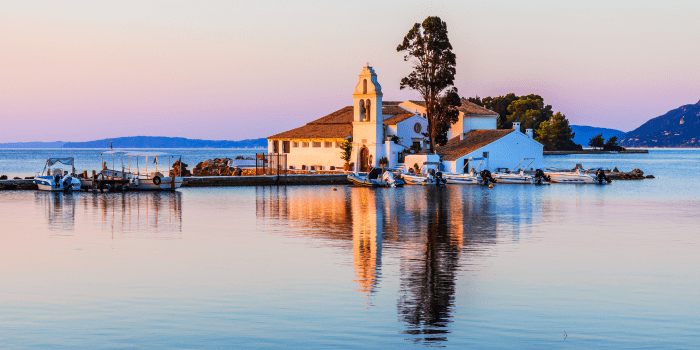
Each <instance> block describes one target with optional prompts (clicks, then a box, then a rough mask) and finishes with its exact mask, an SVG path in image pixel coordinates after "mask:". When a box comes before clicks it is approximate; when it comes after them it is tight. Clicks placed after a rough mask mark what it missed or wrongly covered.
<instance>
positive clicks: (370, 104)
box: [366, 100, 372, 121]
mask: <svg viewBox="0 0 700 350" xmlns="http://www.w3.org/2000/svg"><path fill="white" fill-rule="evenodd" d="M366 106H367V121H370V120H371V119H372V116H371V114H372V108H371V107H372V102H370V101H369V100H367V104H366Z"/></svg>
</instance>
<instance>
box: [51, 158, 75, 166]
mask: <svg viewBox="0 0 700 350" xmlns="http://www.w3.org/2000/svg"><path fill="white" fill-rule="evenodd" d="M74 161H75V160H74V159H73V157H65V158H49V159H47V160H46V164H47V165H48V166H53V165H54V164H56V163H62V164H65V165H73V163H74Z"/></svg>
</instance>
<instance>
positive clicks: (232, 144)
mask: <svg viewBox="0 0 700 350" xmlns="http://www.w3.org/2000/svg"><path fill="white" fill-rule="evenodd" d="M110 142H113V145H112V146H113V147H114V148H266V147H267V139H264V138H261V139H249V140H242V141H212V140H197V139H186V138H182V137H161V136H134V137H116V138H113V139H104V140H97V141H87V142H67V143H65V144H64V145H63V148H109V146H110Z"/></svg>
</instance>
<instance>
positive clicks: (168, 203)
mask: <svg viewBox="0 0 700 350" xmlns="http://www.w3.org/2000/svg"><path fill="white" fill-rule="evenodd" d="M35 203H36V205H37V206H39V207H42V208H44V211H45V212H46V218H47V220H48V225H49V228H50V229H52V230H55V231H60V232H61V234H63V235H65V234H67V233H68V232H73V231H74V228H75V221H76V220H81V219H83V218H85V217H88V219H89V220H87V221H89V222H90V223H91V224H94V223H98V225H97V231H100V232H103V233H108V234H109V237H110V238H119V237H127V236H129V237H143V238H154V239H173V238H180V234H181V233H182V194H181V193H179V192H177V191H174V192H127V193H51V192H40V191H39V192H37V193H36V195H35ZM76 207H78V208H79V210H77V211H76ZM68 234H69V233H68Z"/></svg>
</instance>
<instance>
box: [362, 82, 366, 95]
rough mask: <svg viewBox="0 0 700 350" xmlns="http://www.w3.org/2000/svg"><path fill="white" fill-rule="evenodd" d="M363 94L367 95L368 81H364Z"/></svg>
mask: <svg viewBox="0 0 700 350" xmlns="http://www.w3.org/2000/svg"><path fill="white" fill-rule="evenodd" d="M362 93H363V94H366V93H367V79H364V80H362Z"/></svg>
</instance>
